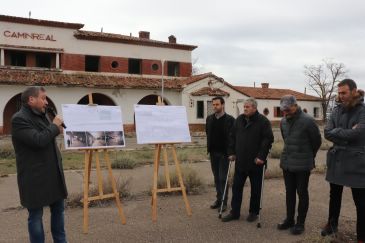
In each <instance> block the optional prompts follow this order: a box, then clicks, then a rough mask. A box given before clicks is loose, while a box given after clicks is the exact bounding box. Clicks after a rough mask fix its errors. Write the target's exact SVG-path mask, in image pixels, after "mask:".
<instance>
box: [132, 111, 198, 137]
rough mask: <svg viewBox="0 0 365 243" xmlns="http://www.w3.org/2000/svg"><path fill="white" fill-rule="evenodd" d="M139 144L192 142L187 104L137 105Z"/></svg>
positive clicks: (136, 119)
mask: <svg viewBox="0 0 365 243" xmlns="http://www.w3.org/2000/svg"><path fill="white" fill-rule="evenodd" d="M134 112H135V121H136V133H137V143H138V144H158V143H189V142H191V137H190V132H189V125H188V119H187V115H186V108H185V106H160V105H135V106H134Z"/></svg>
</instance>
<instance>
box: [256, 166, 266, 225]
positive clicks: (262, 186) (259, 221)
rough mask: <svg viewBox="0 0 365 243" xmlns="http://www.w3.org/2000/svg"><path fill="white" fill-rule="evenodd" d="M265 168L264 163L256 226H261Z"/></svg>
mask: <svg viewBox="0 0 365 243" xmlns="http://www.w3.org/2000/svg"><path fill="white" fill-rule="evenodd" d="M265 168H266V165H265V164H264V165H263V166H262V183H261V196H260V210H259V220H258V222H257V228H261V209H262V197H263V195H264V181H265Z"/></svg>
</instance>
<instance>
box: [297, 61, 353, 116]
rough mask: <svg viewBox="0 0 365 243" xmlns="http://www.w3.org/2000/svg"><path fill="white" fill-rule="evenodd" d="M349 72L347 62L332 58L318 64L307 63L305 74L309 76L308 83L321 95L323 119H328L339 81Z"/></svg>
mask: <svg viewBox="0 0 365 243" xmlns="http://www.w3.org/2000/svg"><path fill="white" fill-rule="evenodd" d="M346 74H347V70H346V69H345V64H343V63H337V62H334V61H333V60H331V59H324V60H323V61H322V63H321V64H318V65H305V66H304V75H305V76H307V78H308V80H307V83H308V85H309V87H310V89H312V90H313V91H314V92H316V94H317V95H318V96H319V98H320V99H321V103H322V113H323V121H326V118H327V110H328V107H329V105H330V102H331V101H333V100H334V98H335V97H336V91H337V83H338V82H339V81H340V79H342V78H344V77H345V76H346Z"/></svg>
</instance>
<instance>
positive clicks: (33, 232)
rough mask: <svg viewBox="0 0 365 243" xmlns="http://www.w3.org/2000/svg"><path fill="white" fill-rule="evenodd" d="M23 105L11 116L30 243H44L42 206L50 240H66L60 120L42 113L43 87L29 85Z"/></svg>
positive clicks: (59, 242) (20, 189) (64, 186)
mask: <svg viewBox="0 0 365 243" xmlns="http://www.w3.org/2000/svg"><path fill="white" fill-rule="evenodd" d="M21 101H22V107H21V109H20V111H18V112H17V113H16V114H15V115H14V116H13V117H12V140H13V145H14V149H15V153H16V165H17V177H18V187H19V195H20V201H21V204H22V206H24V207H25V208H27V209H28V212H29V216H28V231H29V238H30V242H32V243H33V242H36V243H42V242H44V230H43V223H42V216H43V207H44V206H49V207H50V209H51V231H52V237H53V241H54V242H57V243H65V242H66V234H65V229H64V199H65V198H66V197H67V189H66V184H65V178H64V174H63V168H62V160H61V154H60V151H59V150H58V147H57V145H56V141H55V138H56V136H57V135H58V134H59V133H60V129H61V125H62V119H61V118H60V117H59V116H56V117H55V118H54V119H53V121H50V120H49V117H48V116H47V115H46V113H45V108H46V106H47V104H48V102H47V95H46V92H45V89H44V88H42V87H29V88H27V89H26V90H25V91H24V92H23V93H22V95H21Z"/></svg>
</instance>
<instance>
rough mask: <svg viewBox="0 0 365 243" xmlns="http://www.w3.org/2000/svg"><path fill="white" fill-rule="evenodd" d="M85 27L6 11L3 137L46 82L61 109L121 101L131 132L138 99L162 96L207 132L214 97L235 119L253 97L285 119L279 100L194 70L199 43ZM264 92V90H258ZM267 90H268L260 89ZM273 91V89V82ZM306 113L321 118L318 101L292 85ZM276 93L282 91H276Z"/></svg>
mask: <svg viewBox="0 0 365 243" xmlns="http://www.w3.org/2000/svg"><path fill="white" fill-rule="evenodd" d="M82 28H83V24H79V23H65V22H56V21H48V20H39V19H31V18H20V17H14V16H5V15H0V134H9V133H10V129H11V124H10V119H11V116H12V115H13V114H14V113H15V112H16V111H17V110H18V109H19V108H20V105H21V104H20V94H21V92H22V91H23V90H24V89H25V87H26V86H30V85H42V86H45V87H46V90H47V94H48V99H49V103H50V105H51V106H53V107H54V108H55V109H56V110H57V111H58V112H60V113H61V104H68V103H73V104H87V103H88V98H87V97H88V94H90V93H91V94H92V95H93V101H94V103H96V104H99V105H118V106H121V108H122V112H123V122H124V126H125V130H126V131H133V130H134V112H133V105H134V104H155V103H156V102H157V97H158V96H161V95H162V91H161V86H162V82H163V86H164V92H163V98H164V102H165V104H167V105H184V106H186V107H187V112H188V120H189V125H190V127H191V130H192V131H199V130H204V124H205V118H206V116H207V115H209V114H210V113H211V112H212V110H211V106H210V102H211V98H212V97H213V96H216V95H220V96H224V97H225V98H226V110H227V112H228V113H230V114H232V115H234V116H237V115H238V114H239V113H240V112H242V102H243V100H244V99H246V98H248V97H255V98H257V99H258V100H259V110H260V112H262V111H261V110H264V109H265V108H267V109H268V110H269V113H268V117H269V118H270V119H271V120H272V121H275V120H279V119H280V114H279V113H277V112H276V111H275V109H277V106H278V97H277V96H275V97H273V96H270V97H265V96H260V95H258V94H259V93H260V92H259V90H254V91H252V90H251V89H252V88H249V87H240V86H239V87H236V86H232V85H231V84H229V83H227V82H225V81H224V80H223V79H222V78H220V77H217V76H215V75H214V74H212V73H206V74H200V75H192V61H191V56H192V51H193V50H194V49H195V48H197V46H194V45H186V44H179V43H178V42H177V39H176V37H175V36H173V35H171V36H169V37H168V38H167V39H166V41H157V40H153V39H151V38H150V33H149V32H147V31H140V32H139V35H138V36H137V37H135V36H132V35H120V34H112V33H103V32H94V31H85V30H82ZM253 89H260V88H253ZM262 89H264V88H262ZM266 89H267V90H269V93H272V92H271V91H270V90H272V89H269V88H268V87H266ZM293 92H294V93H295V95H296V96H297V98H298V97H299V96H300V97H299V98H298V100H300V102H301V104H302V107H308V108H307V109H308V113H309V114H311V112H312V113H313V114H312V115H313V116H315V117H316V114H317V113H316V112H318V114H319V116H318V117H316V118H318V119H321V117H320V114H321V112H320V111H315V109H317V108H318V109H319V107H320V103H319V101H318V99H317V98H315V97H312V96H308V95H304V94H301V93H298V92H295V91H291V90H282V92H281V93H280V95H281V94H284V93H285V94H287V93H293ZM276 93H277V92H276Z"/></svg>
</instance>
